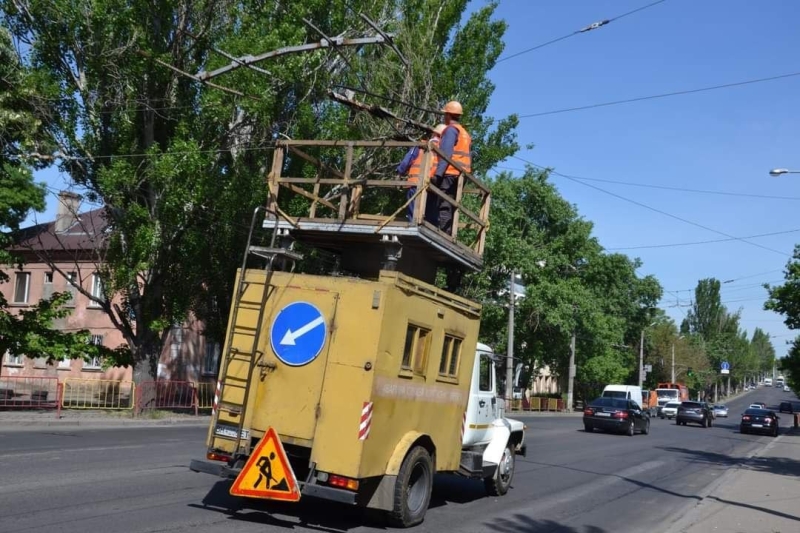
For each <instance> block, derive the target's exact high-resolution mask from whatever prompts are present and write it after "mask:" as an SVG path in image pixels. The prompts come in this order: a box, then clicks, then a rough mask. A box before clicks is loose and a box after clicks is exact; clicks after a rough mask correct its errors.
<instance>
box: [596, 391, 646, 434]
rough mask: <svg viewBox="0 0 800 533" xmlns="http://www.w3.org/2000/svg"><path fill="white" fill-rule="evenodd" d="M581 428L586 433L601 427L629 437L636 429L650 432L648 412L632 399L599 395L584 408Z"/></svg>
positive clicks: (643, 432)
mask: <svg viewBox="0 0 800 533" xmlns="http://www.w3.org/2000/svg"><path fill="white" fill-rule="evenodd" d="M583 428H584V429H585V430H586V432H587V433H591V432H592V431H594V430H595V429H602V430H604V431H614V432H617V433H624V434H627V435H629V436H631V437H633V435H634V434H635V433H636V431H641V432H642V434H643V435H647V434H648V433H650V414H649V413H648V412H647V411H645V410H643V409H642V408H641V407H639V405H638V404H637V403H636V402H634V401H632V400H626V399H622V398H608V397H600V398H597V399H595V400H593V401H592V402H591V403H589V405H588V406H586V407H585V408H584V410H583Z"/></svg>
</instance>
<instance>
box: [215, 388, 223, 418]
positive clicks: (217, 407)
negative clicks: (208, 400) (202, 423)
mask: <svg viewBox="0 0 800 533" xmlns="http://www.w3.org/2000/svg"><path fill="white" fill-rule="evenodd" d="M220 391H222V381H221V380H217V390H216V391H214V412H215V413H216V412H217V409H219V393H220Z"/></svg>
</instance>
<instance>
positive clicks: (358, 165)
mask: <svg viewBox="0 0 800 533" xmlns="http://www.w3.org/2000/svg"><path fill="white" fill-rule="evenodd" d="M413 146H419V147H420V149H421V150H423V154H424V155H423V160H422V163H423V165H422V167H423V168H422V173H421V175H422V176H425V179H424V180H420V183H418V184H417V191H416V194H415V195H414V196H413V197H412V198H408V199H407V198H406V197H405V195H401V194H400V192H401V191H405V190H407V188H408V186H409V183H408V182H407V181H406V179H405V178H402V179H398V176H397V175H396V174H395V173H394V169H393V166H390V165H389V164H388V163H387V162H390V161H393V162H394V166H396V164H397V162H399V160H400V158H402V157H403V155H404V151H405V150H408V149H409V148H411V147H413ZM312 151H313V152H315V153H314V154H312V153H310V152H312ZM434 154H435V156H436V157H438V158H440V159H444V160H445V161H447V162H448V163H450V164H451V165H452V166H454V167H455V168H457V169H458V170H460V171H461V174H460V175H459V177H458V183H457V186H456V194H455V197H451V196H449V195H448V194H447V193H446V192H445V191H443V190H442V189H440V188H439V187H437V186H436V184H434V183H432V182H431V180H430V179H429V178H428V177H427V176H429V174H430V169H431V166H432V165H433V164H434V160H435V158H434ZM375 160H379V161H383V162H384V163H385V164H384V165H383V166H382V167H381V166H378V167H375V166H374V165H373V166H372V167H370V161H375ZM389 169H391V170H389ZM285 173H286V175H285ZM288 174H291V175H288ZM268 186H269V199H268V210H269V211H270V212H272V213H277V214H278V215H279V216H280V217H281V218H283V219H285V220H286V221H288V222H289V223H290V224H291V225H292V226H294V227H299V223H300V221H301V220H308V221H311V222H337V223H340V224H345V223H353V224H362V225H363V224H366V225H374V226H375V230H374V231H375V233H379V232H381V231H382V230H384V228H386V227H387V226H395V227H397V226H419V227H425V228H427V229H428V230H430V231H432V232H434V233H435V234H436V235H438V236H440V237H441V238H443V239H446V240H449V241H451V242H452V243H454V244H456V245H458V247H460V248H462V249H463V250H464V251H467V252H470V253H472V254H475V255H477V256H479V257H481V256H482V255H483V249H484V246H485V242H486V231H487V230H488V226H489V224H488V219H489V207H490V202H491V196H490V192H489V189H488V187H486V185H484V184H483V183H482V182H481V181H480V180H479V179H477V178H476V177H475V176H473V175H472V174H471V173H469V172H464V168H463V167H462V166H461V165H459V164H458V163H456V162H454V161H453V160H452V159H451V158H449V157H447V156H445V155H444V154H443V153H442V152H441V150H439V148H438V147H437V146H435V145H433V144H430V143H425V142H404V141H334V140H321V141H306V140H302V141H301V140H284V141H279V142H278V143H277V145H276V148H275V155H274V159H273V161H272V169H271V171H270V173H269V176H268ZM281 191H285V192H286V193H284V194H281ZM372 192H374V193H375V195H372V196H373V197H372V198H370V199H369V201H368V200H366V195H367V194H368V193H372ZM287 193H288V194H287ZM381 195H383V198H380V196H381ZM430 201H445V202H449V203H450V204H451V205H453V206H454V208H453V220H452V227H451V229H450V231H448V232H445V231H442V230H441V229H439V228H438V227H436V226H435V225H433V224H431V223H430V222H428V221H426V220H425V211H426V209H425V208H426V205H427V204H428V202H430ZM411 202H414V220H413V221H412V222H409V221H408V220H407V219H406V215H405V210H406V209H407V207H408V206H409V204H410V203H411Z"/></svg>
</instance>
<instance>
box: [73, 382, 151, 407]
mask: <svg viewBox="0 0 800 533" xmlns="http://www.w3.org/2000/svg"><path fill="white" fill-rule="evenodd" d="M135 396H136V394H135V387H134V385H133V382H132V381H120V380H111V379H78V378H67V379H65V380H64V388H63V393H62V398H61V406H62V407H64V408H65V409H133V406H134V403H135V402H134V399H135Z"/></svg>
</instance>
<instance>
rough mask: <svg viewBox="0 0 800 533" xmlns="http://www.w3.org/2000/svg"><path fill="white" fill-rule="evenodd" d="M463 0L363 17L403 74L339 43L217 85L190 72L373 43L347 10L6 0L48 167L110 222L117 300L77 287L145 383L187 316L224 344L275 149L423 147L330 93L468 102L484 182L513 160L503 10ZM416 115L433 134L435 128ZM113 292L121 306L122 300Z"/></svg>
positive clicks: (415, 106) (107, 261)
mask: <svg viewBox="0 0 800 533" xmlns="http://www.w3.org/2000/svg"><path fill="white" fill-rule="evenodd" d="M467 3H468V2H467V0H457V1H454V2H447V3H445V4H442V3H441V2H436V1H433V0H381V1H377V2H372V3H371V4H370V6H369V8H367V9H366V11H367V14H368V16H369V17H370V18H371V19H372V20H373V21H375V22H376V23H377V24H378V25H379V26H381V27H383V28H384V29H386V30H388V31H395V32H396V33H397V36H396V37H395V41H394V42H395V44H396V46H397V47H398V49H399V50H400V52H401V54H402V56H403V57H406V58H408V61H409V66H408V67H406V66H405V65H404V64H403V62H402V60H401V59H400V56H399V55H398V54H397V53H396V52H395V51H394V50H393V49H392V48H391V47H388V46H372V47H370V46H366V47H363V48H359V49H355V48H349V49H345V47H342V48H339V47H330V46H329V47H326V48H324V49H319V50H317V51H314V52H310V53H306V54H300V55H298V54H295V55H287V56H284V57H281V58H279V59H278V60H275V61H272V62H270V63H269V64H261V65H259V68H260V69H262V70H260V71H257V70H255V69H250V68H244V67H242V68H235V69H233V70H232V71H231V72H230V73H229V74H227V75H225V76H224V77H222V78H221V79H219V80H218V79H215V80H213V82H214V83H215V84H216V85H217V86H225V87H226V88H227V89H226V90H222V89H215V88H212V87H211V85H210V84H209V85H205V86H204V85H202V84H199V83H196V81H195V80H193V79H192V78H190V77H188V76H186V75H184V74H181V72H184V73H198V72H201V71H204V72H208V71H211V70H213V69H215V68H218V67H221V66H223V65H225V64H229V63H231V60H230V58H229V57H227V55H228V54H233V55H234V56H242V55H246V54H253V53H260V52H265V51H269V50H274V49H276V48H279V47H282V46H288V45H297V44H301V43H307V42H316V41H319V40H320V39H322V36H323V35H322V34H325V35H328V36H335V35H344V36H361V35H363V34H364V33H366V32H369V33H371V34H373V35H374V34H375V31H374V30H373V29H371V27H370V26H369V25H368V24H367V23H366V22H364V21H363V20H362V19H361V18H359V17H358V15H357V13H356V12H355V11H354V10H353V8H351V7H350V5H351V4H352V2H347V1H345V0H333V1H327V0H326V1H324V2H323V1H319V0H299V1H295V2H272V3H264V2H250V1H245V2H239V3H230V2H224V1H221V0H204V1H203V0H201V1H189V0H156V1H147V2H145V1H142V0H133V1H127V2H122V1H119V0H104V1H102V2H97V1H89V0H82V1H76V2H65V1H63V0H57V1H51V0H48V1H44V0H29V1H25V0H0V9H1V10H2V16H3V22H4V24H6V25H7V26H8V27H9V28H10V30H11V32H12V33H13V35H14V37H15V38H16V39H18V40H19V41H20V42H22V43H23V44H24V47H25V49H27V50H29V54H28V55H27V57H26V63H27V65H28V66H29V68H30V70H31V72H32V78H31V79H32V82H35V83H34V85H35V86H36V87H37V89H38V90H39V91H40V92H41V94H42V98H41V99H38V100H36V104H37V106H36V115H37V117H39V118H40V120H42V121H43V123H44V130H45V131H46V132H47V133H48V134H49V137H48V141H49V142H50V143H51V144H52V145H53V149H52V150H51V151H50V153H48V154H46V155H47V156H48V157H46V158H44V160H48V158H57V159H58V161H59V166H60V168H61V169H62V170H63V171H64V172H66V173H67V174H68V175H69V176H70V177H71V178H72V180H73V181H74V182H75V183H76V184H77V185H78V186H80V187H81V188H82V189H83V190H84V191H86V193H87V197H88V199H89V200H91V201H95V202H99V203H101V204H102V205H103V206H104V209H105V210H106V213H107V216H108V218H109V221H110V226H109V240H108V242H109V245H108V247H107V249H106V250H105V253H104V255H103V256H102V257H101V258H100V261H101V262H102V264H103V265H105V267H106V268H105V269H103V273H104V279H103V284H104V287H105V289H106V291H107V296H108V299H106V300H103V301H98V300H97V299H96V298H93V297H92V295H91V294H88V293H86V292H84V291H82V292H83V294H84V295H85V296H86V297H87V298H90V299H93V301H95V303H96V304H98V305H100V306H101V307H102V308H103V309H104V310H105V312H106V313H107V314H108V315H109V317H110V318H111V320H112V321H113V322H114V324H115V325H116V327H117V328H118V329H119V330H120V331H121V332H122V333H123V335H124V337H125V339H126V341H127V343H128V345H129V347H130V350H131V354H130V355H131V357H132V361H133V363H134V380H135V381H137V382H139V381H143V380H147V379H152V378H153V377H155V376H154V374H155V370H156V361H157V359H158V357H159V355H160V353H161V344H162V342H163V339H164V336H165V333H166V331H167V329H168V328H169V326H171V325H172V324H173V323H175V322H179V321H181V320H184V319H185V318H186V317H187V316H188V315H190V314H194V315H195V316H197V317H199V318H201V319H203V320H204V321H205V323H206V328H207V330H206V333H207V334H209V335H210V336H212V337H216V338H217V339H219V338H220V337H221V335H222V332H223V331H224V328H225V322H226V320H227V316H228V310H229V307H230V305H231V295H232V293H233V287H232V284H233V280H234V273H235V269H236V267H237V265H238V264H239V261H240V260H241V254H242V252H243V250H244V240H245V238H246V235H247V223H248V221H249V219H250V215H251V213H252V212H253V209H254V208H255V207H256V206H261V205H264V204H265V198H266V188H265V186H264V184H263V176H264V175H265V173H266V171H267V169H268V168H269V160H270V157H269V156H270V154H271V149H272V147H273V146H274V140H275V138H277V137H279V136H287V137H290V138H306V139H319V138H340V139H352V138H398V137H399V138H409V137H413V135H414V134H415V132H414V131H413V130H409V129H408V128H403V127H398V125H396V124H393V123H389V122H387V121H382V120H377V119H375V118H374V117H372V116H370V115H365V114H357V113H354V112H352V110H350V109H348V108H345V107H342V106H340V105H336V104H334V103H332V102H331V100H330V99H329V96H328V90H329V89H330V88H332V87H339V86H353V87H354V88H356V89H358V90H359V91H360V92H359V93H358V94H360V95H361V97H362V98H363V99H364V100H365V101H366V102H368V103H369V102H379V103H381V105H386V106H388V107H390V108H391V109H393V110H395V111H397V112H398V113H400V114H401V115H402V114H406V115H407V114H409V113H410V110H419V109H438V108H440V106H441V104H442V103H444V102H445V101H447V100H450V99H452V98H453V97H457V98H459V99H461V100H462V101H463V102H465V103H466V109H467V117H466V119H465V123H466V124H467V126H468V127H469V128H471V130H472V132H473V139H474V147H475V149H476V150H477V151H478V154H479V155H478V156H477V157H476V165H475V166H476V169H477V170H478V171H482V170H486V169H488V168H490V167H491V166H493V165H494V164H495V163H496V162H498V161H499V160H501V159H503V158H504V157H506V156H507V155H509V154H511V153H513V152H514V151H515V150H516V149H517V146H516V142H515V137H514V133H513V130H514V127H515V125H516V119H515V118H514V117H509V118H507V119H504V120H501V121H499V122H497V123H496V126H495V122H494V121H493V119H492V118H491V117H488V116H485V115H483V112H484V111H485V109H486V108H487V106H488V102H489V99H490V97H491V93H492V90H493V86H492V85H491V83H490V82H489V81H488V78H487V75H486V74H487V72H488V70H489V69H490V68H492V66H493V65H494V62H495V61H496V59H497V57H498V56H499V54H500V53H501V51H502V36H503V33H504V31H505V24H504V23H502V22H501V21H495V20H493V13H494V10H495V7H496V4H489V5H487V6H484V7H482V8H480V9H478V10H476V11H475V12H474V13H473V14H472V15H471V16H470V17H469V18H467V19H466V21H464V18H465V17H464V13H465V9H466V5H467ZM170 67H172V68H170ZM432 67H433V68H432ZM264 68H266V69H267V71H268V74H266V75H265V74H264V72H265V71H264V70H263V69H264ZM398 80H400V82H399V83H398ZM374 95H377V96H374ZM386 98H389V99H390V100H386ZM395 100H400V101H406V102H409V104H410V105H408V104H404V103H397V102H395ZM414 112H416V111H414ZM420 112H421V113H422V116H423V117H425V120H426V121H428V122H429V123H431V124H433V123H435V122H437V121H438V120H439V119H438V117H436V116H435V115H433V114H431V113H428V112H426V111H420ZM416 134H417V135H418V132H416ZM388 160H389V158H388V156H387V157H386V158H384V160H382V161H372V160H370V159H369V158H363V159H359V161H357V162H356V166H357V167H358V168H357V170H360V171H365V172H368V173H373V174H374V173H378V172H380V171H382V170H383V171H385V170H386V169H387V168H389V161H388ZM394 163H395V164H396V161H394ZM98 266H99V265H98ZM115 297H119V298H120V299H121V300H122V302H123V303H122V305H120V306H115V305H111V301H112V300H113V299H114V298H115Z"/></svg>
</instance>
